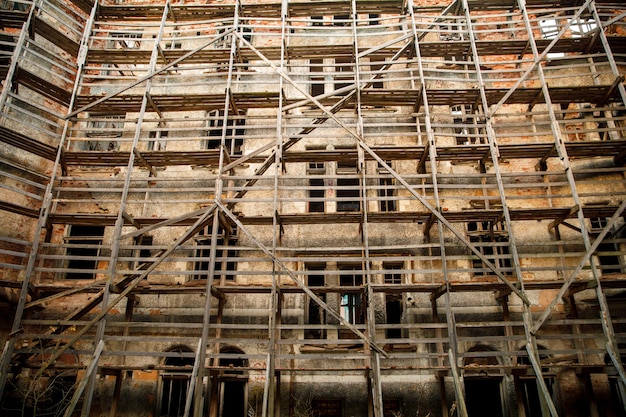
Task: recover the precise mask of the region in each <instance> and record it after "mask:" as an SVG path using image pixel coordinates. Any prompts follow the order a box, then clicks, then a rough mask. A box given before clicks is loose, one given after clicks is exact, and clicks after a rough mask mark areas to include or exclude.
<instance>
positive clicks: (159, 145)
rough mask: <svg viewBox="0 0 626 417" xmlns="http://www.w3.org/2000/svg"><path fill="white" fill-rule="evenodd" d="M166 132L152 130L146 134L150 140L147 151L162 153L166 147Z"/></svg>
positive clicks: (167, 133)
mask: <svg viewBox="0 0 626 417" xmlns="http://www.w3.org/2000/svg"><path fill="white" fill-rule="evenodd" d="M168 136H169V132H168V131H167V130H153V131H150V133H148V137H149V138H150V139H152V140H149V141H148V144H147V145H146V148H147V150H148V151H164V150H165V148H166V147H167V137H168Z"/></svg>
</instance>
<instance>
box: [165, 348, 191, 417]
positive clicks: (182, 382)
mask: <svg viewBox="0 0 626 417" xmlns="http://www.w3.org/2000/svg"><path fill="white" fill-rule="evenodd" d="M168 353H170V354H171V356H168V357H167V358H165V361H164V365H166V366H168V367H169V366H171V367H172V368H171V369H169V368H168V369H166V370H164V371H161V374H160V379H159V396H158V400H157V410H158V416H160V417H180V416H182V415H184V413H185V402H186V400H187V388H188V387H189V382H190V379H191V370H192V368H193V363H194V357H193V350H191V349H189V348H188V347H187V346H175V347H173V348H171V349H169V350H168ZM189 354H191V355H189Z"/></svg>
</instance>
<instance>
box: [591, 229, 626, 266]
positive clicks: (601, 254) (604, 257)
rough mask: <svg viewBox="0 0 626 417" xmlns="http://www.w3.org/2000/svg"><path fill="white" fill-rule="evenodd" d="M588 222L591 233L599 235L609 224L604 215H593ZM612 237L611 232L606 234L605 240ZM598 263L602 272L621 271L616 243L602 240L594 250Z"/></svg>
mask: <svg viewBox="0 0 626 417" xmlns="http://www.w3.org/2000/svg"><path fill="white" fill-rule="evenodd" d="M589 223H590V225H591V230H590V232H591V234H592V235H595V236H597V235H599V234H600V232H602V230H603V229H604V228H605V227H606V225H607V224H609V221H608V219H607V218H605V217H593V218H590V219H589ZM611 238H612V233H611V231H609V233H608V234H607V235H606V237H605V240H610V239H611ZM596 253H597V258H598V263H599V267H600V270H601V271H602V273H603V274H613V273H621V272H622V268H621V260H620V257H619V255H617V253H619V247H618V246H617V244H615V243H613V242H606V241H602V243H600V245H599V246H598V249H597V250H596Z"/></svg>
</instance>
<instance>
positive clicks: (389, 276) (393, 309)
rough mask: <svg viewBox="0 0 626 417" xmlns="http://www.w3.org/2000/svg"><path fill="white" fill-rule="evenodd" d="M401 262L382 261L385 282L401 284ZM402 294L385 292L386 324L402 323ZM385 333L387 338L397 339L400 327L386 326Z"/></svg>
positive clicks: (400, 332) (399, 335) (400, 333)
mask: <svg viewBox="0 0 626 417" xmlns="http://www.w3.org/2000/svg"><path fill="white" fill-rule="evenodd" d="M402 268H403V265H402V262H384V263H383V269H384V270H385V284H390V285H394V284H395V285H399V284H402V273H401V272H400V271H401V270H402ZM402 311H403V310H402V294H400V293H387V294H385V313H386V316H387V319H386V323H387V324H400V323H402ZM385 335H386V337H387V338H388V339H398V338H401V337H402V329H401V328H400V327H397V328H388V329H386V330H385Z"/></svg>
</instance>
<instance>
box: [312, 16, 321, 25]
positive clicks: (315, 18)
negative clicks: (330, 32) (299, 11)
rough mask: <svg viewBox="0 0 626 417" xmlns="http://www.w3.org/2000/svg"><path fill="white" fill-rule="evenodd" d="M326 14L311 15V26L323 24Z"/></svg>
mask: <svg viewBox="0 0 626 417" xmlns="http://www.w3.org/2000/svg"><path fill="white" fill-rule="evenodd" d="M323 23H324V16H311V26H322V24H323Z"/></svg>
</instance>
